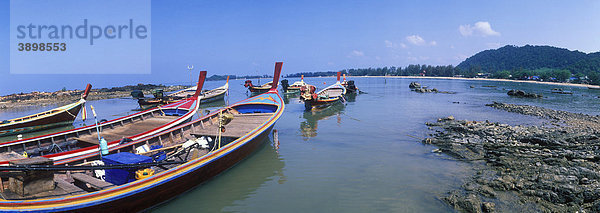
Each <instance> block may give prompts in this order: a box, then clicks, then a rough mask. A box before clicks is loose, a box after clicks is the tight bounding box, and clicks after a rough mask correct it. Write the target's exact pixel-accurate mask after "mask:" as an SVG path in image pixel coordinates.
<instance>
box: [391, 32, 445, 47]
mask: <svg viewBox="0 0 600 213" xmlns="http://www.w3.org/2000/svg"><path fill="white" fill-rule="evenodd" d="M406 41H408V43H411V44H413V45H416V46H423V45H430V46H435V45H437V42H436V41H430V42H427V41H425V39H423V38H422V37H421V36H419V35H410V36H406ZM400 46H402V48H406V44H404V43H401V45H400Z"/></svg>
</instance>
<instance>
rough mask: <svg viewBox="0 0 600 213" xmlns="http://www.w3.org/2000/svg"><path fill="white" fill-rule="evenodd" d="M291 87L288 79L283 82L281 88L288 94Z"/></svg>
mask: <svg viewBox="0 0 600 213" xmlns="http://www.w3.org/2000/svg"><path fill="white" fill-rule="evenodd" d="M288 87H290V84H289V82H288V80H287V79H283V80H281V88H283V92H287V88H288Z"/></svg>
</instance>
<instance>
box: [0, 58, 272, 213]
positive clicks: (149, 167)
mask: <svg viewBox="0 0 600 213" xmlns="http://www.w3.org/2000/svg"><path fill="white" fill-rule="evenodd" d="M281 66H282V63H281V62H277V63H276V65H275V77H274V81H273V82H278V81H277V80H278V79H277V78H278V76H279V73H280V71H281ZM283 110H284V104H283V100H282V98H281V96H280V95H279V93H278V92H277V83H274V84H273V86H272V88H271V90H269V91H268V92H267V93H264V94H261V95H258V96H254V97H250V98H248V99H245V100H242V101H240V102H237V103H235V104H233V105H230V106H227V107H224V108H221V109H219V110H215V111H214V112H212V113H210V114H208V115H206V116H204V117H201V118H199V119H196V120H194V121H191V122H189V123H186V124H182V125H179V126H177V127H174V128H172V129H169V130H167V131H162V132H160V133H159V134H156V135H153V136H148V137H145V138H141V139H138V140H135V141H131V142H127V143H125V144H121V145H118V146H115V147H111V148H110V153H113V154H108V155H103V157H102V159H103V161H102V162H105V163H104V165H102V166H81V165H80V166H74V165H72V166H67V165H60V166H56V165H55V166H35V165H25V166H22V164H25V163H27V162H22V161H17V162H14V164H13V166H6V167H0V171H1V172H0V175H4V176H10V175H13V176H15V175H17V176H18V175H19V174H18V173H19V172H21V173H27V172H36V173H37V174H38V175H39V177H40V178H39V179H42V178H41V177H45V179H43V180H36V181H37V183H38V184H40V183H44V182H47V183H53V184H54V186H55V187H53V188H52V189H50V190H48V191H42V192H36V193H31V194H26V193H24V192H23V191H18V189H17V190H4V191H3V192H1V193H0V195H1V196H0V197H1V198H0V211H42V212H44V211H48V212H137V211H143V210H146V209H148V208H150V207H152V206H155V205H157V204H160V203H163V202H165V201H167V200H169V199H172V198H174V197H176V196H177V195H179V194H181V193H184V192H186V191H189V190H191V189H193V188H194V187H195V186H197V185H199V184H201V183H203V182H205V181H207V180H209V179H211V178H213V177H214V176H216V175H218V174H220V173H222V172H223V171H225V170H227V169H229V168H231V167H232V166H234V165H236V164H237V163H238V162H240V161H241V160H243V159H245V158H246V157H248V156H249V155H250V154H252V153H254V152H255V151H256V150H257V149H258V148H259V147H261V145H262V144H263V143H264V142H265V141H267V138H268V136H269V135H270V132H271V130H272V129H273V126H274V125H275V122H276V121H277V120H278V119H279V118H280V117H281V115H282V113H283ZM144 146H155V147H161V146H162V148H156V149H154V150H150V151H140V150H144V149H141V147H144ZM161 153H162V154H161ZM156 155H159V156H163V157H162V159H164V160H161V161H159V160H156V159H157V158H155V157H150V156H156ZM124 158H127V160H126V162H125V163H123V161H125V160H119V161H118V162H117V163H111V162H115V159H124ZM130 162H143V163H130ZM100 165H101V164H100ZM22 168H26V169H22ZM21 169H22V170H21ZM57 170H62V171H65V170H69V171H68V172H56V171H57ZM84 170H94V171H99V170H103V171H104V173H105V175H104V180H103V179H100V178H96V177H95V175H88V174H86V173H84V172H81V171H84ZM117 172H121V173H124V174H125V175H124V177H126V178H121V177H120V176H117V175H115V174H117ZM47 173H49V174H51V175H50V176H47V175H46V176H44V175H43V174H47ZM121 173H119V174H121ZM132 176H135V178H131V177H132ZM6 182H10V180H9V181H6ZM41 190H42V189H39V190H37V191H41ZM13 191H18V192H17V193H15V192H13Z"/></svg>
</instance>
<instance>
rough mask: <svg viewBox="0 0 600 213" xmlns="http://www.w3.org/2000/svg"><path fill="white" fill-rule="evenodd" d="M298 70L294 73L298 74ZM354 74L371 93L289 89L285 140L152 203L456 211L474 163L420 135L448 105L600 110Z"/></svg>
mask: <svg viewBox="0 0 600 213" xmlns="http://www.w3.org/2000/svg"><path fill="white" fill-rule="evenodd" d="M296 80H298V79H290V84H291V83H293V82H294V81H296ZM353 80H355V81H356V85H357V86H358V87H359V88H360V89H361V90H363V91H365V92H367V94H360V95H357V96H356V97H350V98H349V100H348V102H347V103H346V104H339V105H335V106H333V107H330V108H327V109H324V110H320V111H315V112H305V111H304V106H303V104H302V103H301V102H300V101H299V99H298V98H297V97H293V96H290V97H287V96H286V98H285V101H286V104H287V105H286V108H285V112H284V114H283V116H282V117H281V119H280V120H279V121H278V122H277V124H276V125H275V129H277V130H278V136H279V142H280V144H279V148H278V149H276V148H275V147H276V146H275V145H273V142H272V141H271V140H269V141H266V142H265V145H264V146H263V147H262V148H261V149H260V150H259V151H257V152H256V153H255V154H254V155H252V156H250V157H249V158H248V159H246V160H244V161H242V162H240V163H239V164H238V165H236V166H235V167H233V168H232V169H230V170H228V171H226V172H225V173H223V174H221V175H220V176H218V177H216V178H214V179H212V180H211V181H209V182H207V183H205V184H203V185H201V186H200V187H197V188H195V189H192V190H191V191H189V192H188V193H185V194H183V195H181V196H179V197H178V198H176V199H174V200H172V201H170V202H167V203H164V204H161V205H160V206H158V207H156V208H154V209H152V211H156V212H178V211H179V212H183V211H186V212H189V211H195V212H198V211H205V212H218V211H226V212H444V211H452V209H450V208H448V207H447V206H446V205H445V204H444V203H443V202H441V201H440V200H439V199H438V197H439V196H442V195H444V193H446V192H447V191H449V190H452V189H456V188H458V187H460V185H462V181H461V180H462V178H465V177H468V176H470V175H471V174H472V172H473V171H472V170H471V168H470V166H469V164H467V163H462V162H457V161H454V160H452V159H451V158H449V157H447V156H445V155H440V154H434V153H432V152H431V150H433V149H435V148H436V147H434V146H430V145H423V144H421V143H420V140H419V139H418V138H424V137H426V136H427V134H428V133H430V132H431V130H428V129H427V126H425V125H424V123H425V122H434V121H435V120H436V119H437V118H440V117H446V116H450V115H453V116H454V117H456V118H457V119H468V120H490V121H494V122H502V123H509V124H513V125H516V124H521V125H532V124H540V123H542V122H543V121H542V120H540V119H537V118H534V117H531V116H523V115H517V114H513V113H508V112H504V111H499V110H496V109H493V108H491V107H486V106H485V104H488V103H491V102H492V101H498V102H507V103H516V104H529V105H536V106H543V107H548V108H552V109H558V110H566V111H571V112H582V113H587V114H593V115H598V114H600V108H598V107H597V106H598V104H599V103H600V99H599V98H598V96H600V91H598V90H589V89H587V88H576V87H559V86H551V85H537V84H529V83H512V82H488V81H464V80H438V79H383V78H354V79H353ZM334 81H335V80H334V79H333V78H308V79H306V82H307V83H310V84H313V85H316V86H317V87H321V88H322V87H325V86H327V85H329V84H332V83H334ZM411 81H418V82H420V83H421V84H422V85H427V86H429V87H430V88H437V89H438V90H441V91H452V92H456V94H441V93H438V94H433V93H430V94H420V93H415V92H412V91H410V90H409V88H408V84H409V83H410V82H411ZM323 82H325V84H323ZM262 83H264V82H262ZM222 84H223V82H207V83H206V84H205V88H208V89H211V88H216V87H218V86H220V85H222ZM242 84H243V82H242V81H232V82H231V84H230V88H231V92H230V97H229V101H230V102H231V103H233V102H236V101H238V100H242V99H243V98H245V97H247V94H246V92H245V91H246V90H245V88H244V87H243V86H242ZM484 85H485V86H496V87H483V86H484ZM470 86H474V88H470ZM552 88H563V89H564V90H568V91H573V92H574V94H573V95H561V94H552V93H551V90H552ZM508 89H522V90H525V91H528V92H536V93H542V94H543V95H544V96H546V97H545V98H543V99H522V98H513V97H509V96H507V95H506V92H507V90H508ZM89 104H92V105H94V107H95V108H97V110H98V113H99V115H100V116H99V117H100V118H104V119H112V118H116V117H120V116H124V115H127V114H130V113H135V111H131V109H134V108H136V106H137V105H136V102H135V101H134V100H132V99H112V100H100V101H90V102H88V105H89ZM220 104H224V103H220ZM52 107H54V106H48V107H32V108H27V109H21V110H11V111H6V110H4V111H2V112H0V119H8V118H13V117H17V116H20V115H27V114H31V113H33V112H39V111H41V110H44V109H50V108H52ZM208 108H209V109H210V108H214V105H213V106H210V107H208ZM90 115H91V113H90ZM92 122H93V121H92ZM92 122H90V121H89V120H88V121H87V122H86V123H87V124H91V123H92ZM74 125H75V126H81V125H82V122H81V121H80V120H78V121H77V122H75V124H74ZM67 128H68V127H67ZM71 128H72V127H71ZM4 140H7V139H6V138H5V139H4Z"/></svg>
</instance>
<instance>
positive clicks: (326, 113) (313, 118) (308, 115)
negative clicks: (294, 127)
mask: <svg viewBox="0 0 600 213" xmlns="http://www.w3.org/2000/svg"><path fill="white" fill-rule="evenodd" d="M345 108H346V105H345V104H341V103H340V104H334V105H331V106H330V107H327V108H323V109H317V110H311V111H305V112H304V114H303V115H302V117H303V118H304V119H305V121H302V122H300V132H301V133H302V138H303V139H304V141H307V140H308V139H309V138H312V137H316V136H317V127H318V122H319V121H320V120H324V119H327V118H330V117H333V116H336V119H337V123H338V124H340V123H341V122H342V119H341V114H342V112H344V109H345Z"/></svg>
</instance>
